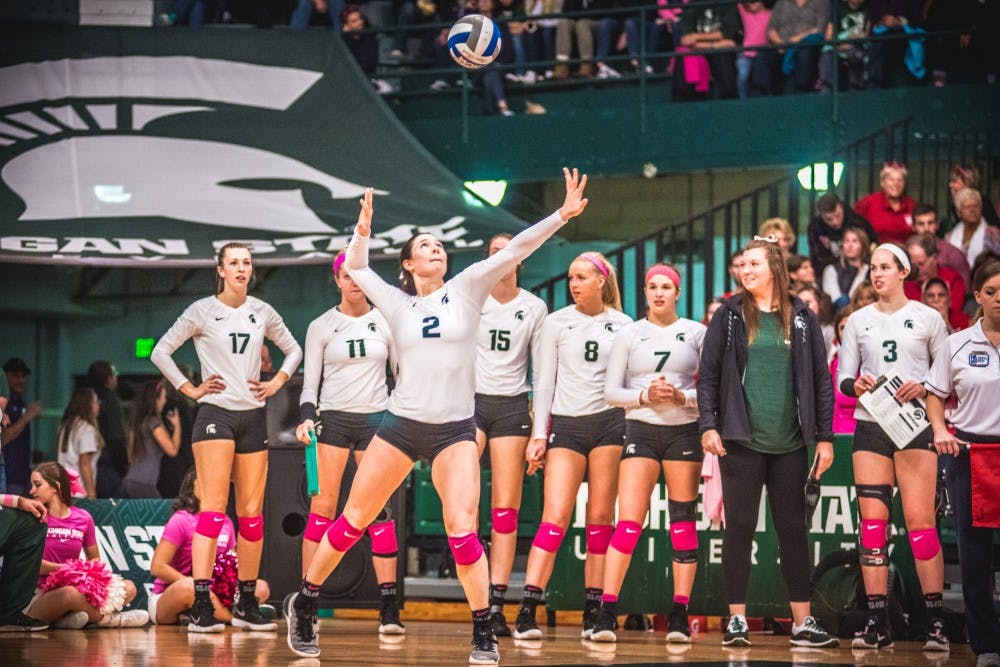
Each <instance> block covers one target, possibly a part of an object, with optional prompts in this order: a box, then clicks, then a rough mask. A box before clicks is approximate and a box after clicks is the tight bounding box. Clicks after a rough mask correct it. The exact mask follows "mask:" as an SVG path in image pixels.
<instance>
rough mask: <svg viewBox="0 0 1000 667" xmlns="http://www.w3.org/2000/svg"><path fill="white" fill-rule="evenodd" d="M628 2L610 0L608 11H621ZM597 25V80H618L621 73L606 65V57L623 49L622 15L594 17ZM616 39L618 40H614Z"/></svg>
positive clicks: (611, 14) (610, 14)
mask: <svg viewBox="0 0 1000 667" xmlns="http://www.w3.org/2000/svg"><path fill="white" fill-rule="evenodd" d="M626 2H628V0H610V2H609V3H608V9H622V8H624V7H625V6H626ZM594 18H596V19H599V20H598V23H597V51H596V58H597V78H598V79H619V78H621V72H619V71H618V70H617V69H615V68H614V67H612V66H611V65H608V63H607V59H608V56H610V55H611V54H612V52H613V51H622V50H623V49H624V47H625V44H624V43H623V42H624V41H625V40H626V39H627V37H626V35H625V33H624V30H623V27H624V25H623V24H624V18H625V17H624V15H623V14H614V13H608V14H606V15H604V16H596V17H594ZM616 38H618V39H617V40H616Z"/></svg>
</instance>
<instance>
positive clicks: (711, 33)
mask: <svg viewBox="0 0 1000 667" xmlns="http://www.w3.org/2000/svg"><path fill="white" fill-rule="evenodd" d="M739 30H740V18H739V13H738V11H737V10H736V7H735V6H733V5H718V4H713V2H712V1H711V0H692V1H691V2H689V3H688V4H686V5H685V6H684V8H683V9H682V11H681V16H680V20H678V21H677V23H676V25H675V26H674V39H675V40H677V42H678V45H679V46H678V51H685V52H693V53H696V54H698V55H693V56H685V57H682V58H675V59H674V78H673V97H674V99H675V100H689V101H690V100H703V99H709V98H710V97H712V96H714V97H716V98H723V99H725V98H731V97H736V96H737V90H736V54H735V53H733V52H729V53H711V51H712V50H713V49H731V48H733V47H734V46H736V39H737V36H738V35H739Z"/></svg>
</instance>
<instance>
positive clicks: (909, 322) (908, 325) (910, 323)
mask: <svg viewBox="0 0 1000 667" xmlns="http://www.w3.org/2000/svg"><path fill="white" fill-rule="evenodd" d="M903 328H904V329H912V328H913V320H904V321H903Z"/></svg>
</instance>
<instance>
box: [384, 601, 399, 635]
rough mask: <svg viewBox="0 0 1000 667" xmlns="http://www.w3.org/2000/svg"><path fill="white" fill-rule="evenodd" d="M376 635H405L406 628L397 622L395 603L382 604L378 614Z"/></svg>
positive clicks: (397, 611) (397, 610)
mask: <svg viewBox="0 0 1000 667" xmlns="http://www.w3.org/2000/svg"><path fill="white" fill-rule="evenodd" d="M378 633H379V634H380V635H405V634H406V626H404V625H403V622H402V621H400V620H399V609H398V608H397V607H396V603H395V602H392V603H388V604H383V605H382V608H381V609H380V610H379V612H378Z"/></svg>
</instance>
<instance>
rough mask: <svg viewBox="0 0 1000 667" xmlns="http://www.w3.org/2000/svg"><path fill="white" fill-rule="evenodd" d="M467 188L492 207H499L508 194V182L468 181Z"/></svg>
mask: <svg viewBox="0 0 1000 667" xmlns="http://www.w3.org/2000/svg"><path fill="white" fill-rule="evenodd" d="M465 187H466V188H467V189H468V190H471V191H472V192H474V193H476V195H477V196H478V197H479V198H480V199H482V200H483V201H484V202H486V203H487V204H489V205H490V206H499V205H500V202H502V201H503V196H504V195H505V194H507V181H466V182H465Z"/></svg>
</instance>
